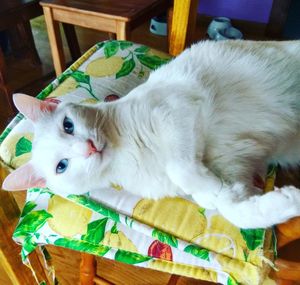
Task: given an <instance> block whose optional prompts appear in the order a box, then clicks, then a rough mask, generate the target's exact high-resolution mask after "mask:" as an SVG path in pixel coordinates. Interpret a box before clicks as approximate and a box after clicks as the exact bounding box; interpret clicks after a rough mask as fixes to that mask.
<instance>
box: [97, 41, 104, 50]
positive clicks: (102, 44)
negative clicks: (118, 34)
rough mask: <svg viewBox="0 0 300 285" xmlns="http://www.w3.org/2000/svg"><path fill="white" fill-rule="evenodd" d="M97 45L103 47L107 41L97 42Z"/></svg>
mask: <svg viewBox="0 0 300 285" xmlns="http://www.w3.org/2000/svg"><path fill="white" fill-rule="evenodd" d="M96 45H97V48H98V49H101V48H103V46H104V45H105V42H100V43H97V44H96Z"/></svg>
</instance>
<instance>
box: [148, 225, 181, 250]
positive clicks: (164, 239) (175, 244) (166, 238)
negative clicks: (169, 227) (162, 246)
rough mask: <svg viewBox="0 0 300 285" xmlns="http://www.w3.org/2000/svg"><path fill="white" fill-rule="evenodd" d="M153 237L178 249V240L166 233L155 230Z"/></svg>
mask: <svg viewBox="0 0 300 285" xmlns="http://www.w3.org/2000/svg"><path fill="white" fill-rule="evenodd" d="M152 236H153V237H154V238H156V239H158V240H159V241H161V242H163V243H166V244H168V245H170V246H173V247H178V240H177V239H176V238H175V237H174V236H172V235H170V234H167V233H164V232H162V231H160V230H158V229H154V230H153V232H152Z"/></svg>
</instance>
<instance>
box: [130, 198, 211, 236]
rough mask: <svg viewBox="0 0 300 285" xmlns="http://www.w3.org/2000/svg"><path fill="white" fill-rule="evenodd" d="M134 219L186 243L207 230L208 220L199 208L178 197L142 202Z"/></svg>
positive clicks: (138, 205)
mask: <svg viewBox="0 0 300 285" xmlns="http://www.w3.org/2000/svg"><path fill="white" fill-rule="evenodd" d="M133 217H134V218H135V219H137V220H139V221H141V222H142V223H146V224H149V225H150V226H152V227H156V228H159V229H161V230H163V231H166V232H168V233H170V234H172V235H175V236H177V237H179V238H181V239H183V240H186V241H191V240H192V239H194V238H195V237H196V236H199V235H200V234H201V233H202V232H203V231H204V230H205V228H206V218H205V216H204V215H203V214H202V213H201V211H200V208H199V206H198V205H196V204H194V203H192V202H190V201H187V200H185V199H182V198H178V197H176V198H164V199H160V200H157V201H154V200H148V199H143V200H140V201H139V202H138V203H137V204H136V206H135V207H134V209H133Z"/></svg>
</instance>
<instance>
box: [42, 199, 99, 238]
mask: <svg viewBox="0 0 300 285" xmlns="http://www.w3.org/2000/svg"><path fill="white" fill-rule="evenodd" d="M47 211H48V212H49V213H50V214H51V215H52V216H53V218H50V219H49V220H48V224H49V227H50V228H51V229H52V230H53V231H54V232H56V233H58V234H60V235H62V236H64V237H72V236H74V235H76V234H85V233H86V231H87V225H88V223H89V221H90V219H91V217H92V213H93V212H92V211H91V210H90V209H87V208H85V207H83V206H80V205H77V204H75V203H74V202H71V201H69V200H67V199H64V198H62V197H60V196H56V195H54V196H53V197H52V198H51V199H50V200H49V204H48V210H47Z"/></svg>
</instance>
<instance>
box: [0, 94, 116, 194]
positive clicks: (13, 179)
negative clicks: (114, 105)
mask: <svg viewBox="0 0 300 285" xmlns="http://www.w3.org/2000/svg"><path fill="white" fill-rule="evenodd" d="M14 102H15V105H16V107H17V108H18V110H19V111H20V112H21V113H22V114H24V115H25V117H26V118H27V119H29V120H31V121H32V122H33V124H34V140H33V144H32V158H31V160H30V161H29V162H28V163H26V164H25V165H23V166H21V167H20V168H18V169H17V170H15V171H13V172H12V173H11V174H10V175H9V176H7V178H6V179H5V181H4V182H3V186H2V187H3V189H6V190H11V191H12V190H23V189H27V188H32V187H46V186H47V187H49V188H50V189H51V190H52V191H54V192H55V193H64V194H71V193H72V194H82V193H86V192H88V191H90V190H92V188H93V187H97V185H101V176H102V174H103V175H104V173H105V171H107V170H108V168H109V165H110V162H111V160H112V156H113V152H112V149H113V148H114V147H116V145H117V138H116V136H115V135H114V132H112V131H111V130H109V128H110V127H111V126H110V125H109V124H108V123H107V120H106V115H105V114H104V112H103V110H102V111H101V108H95V107H91V106H86V105H80V104H73V103H61V104H59V105H58V104H55V103H53V102H47V101H41V100H38V99H35V98H33V97H30V96H27V95H23V94H15V95H14Z"/></svg>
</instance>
